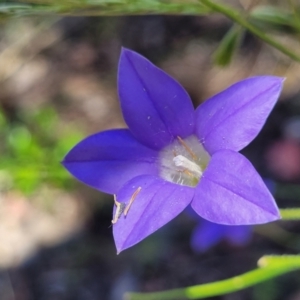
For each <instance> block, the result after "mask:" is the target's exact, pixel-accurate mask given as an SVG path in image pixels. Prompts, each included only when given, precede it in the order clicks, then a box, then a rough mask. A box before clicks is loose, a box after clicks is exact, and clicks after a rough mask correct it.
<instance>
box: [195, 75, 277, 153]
mask: <svg viewBox="0 0 300 300" xmlns="http://www.w3.org/2000/svg"><path fill="white" fill-rule="evenodd" d="M282 83H283V78H280V77H274V76H261V77H253V78H249V79H245V80H242V81H240V82H238V83H236V84H234V85H232V86H231V87H229V88H228V89H226V90H225V91H223V92H221V93H219V94H217V95H215V96H213V97H212V98H210V99H208V100H207V101H205V102H204V103H203V104H202V105H200V106H199V107H198V108H197V110H196V118H197V121H196V133H197V135H198V137H199V139H200V140H201V141H202V143H203V145H204V147H205V149H206V150H207V151H208V152H209V153H210V154H213V153H215V152H216V151H218V150H220V149H230V150H235V151H239V150H241V149H243V148H244V147H245V146H247V145H248V144H249V143H250V142H251V141H252V140H253V139H254V138H255V137H256V136H257V134H258V133H259V131H260V130H261V128H262V126H263V125H264V123H265V121H266V119H267V117H268V115H269V113H270V111H271V110H272V108H273V106H274V105H275V103H276V101H277V99H278V96H279V93H280V91H281V89H282Z"/></svg>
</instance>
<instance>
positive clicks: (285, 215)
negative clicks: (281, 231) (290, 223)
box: [280, 208, 300, 220]
mask: <svg viewBox="0 0 300 300" xmlns="http://www.w3.org/2000/svg"><path fill="white" fill-rule="evenodd" d="M280 214H281V217H282V219H283V220H300V208H284V209H281V210H280Z"/></svg>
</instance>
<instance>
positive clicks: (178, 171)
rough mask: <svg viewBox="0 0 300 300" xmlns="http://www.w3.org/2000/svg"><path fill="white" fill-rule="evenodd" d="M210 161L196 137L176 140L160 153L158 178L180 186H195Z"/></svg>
mask: <svg viewBox="0 0 300 300" xmlns="http://www.w3.org/2000/svg"><path fill="white" fill-rule="evenodd" d="M209 160H210V156H209V154H208V153H207V152H206V151H205V149H204V148H203V146H202V144H201V143H200V142H199V140H198V139H197V137H196V136H194V135H191V136H189V137H188V138H186V139H184V140H183V139H181V138H180V137H178V138H177V140H175V141H174V142H173V143H172V144H170V145H168V146H167V147H165V148H164V149H162V150H161V152H160V165H161V167H160V176H161V177H162V178H163V179H165V180H167V181H170V182H173V183H177V184H180V185H187V186H196V185H197V184H198V182H199V181H200V179H201V176H202V174H203V171H204V170H205V168H206V167H207V165H208V162H209Z"/></svg>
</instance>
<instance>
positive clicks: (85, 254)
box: [0, 1, 300, 300]
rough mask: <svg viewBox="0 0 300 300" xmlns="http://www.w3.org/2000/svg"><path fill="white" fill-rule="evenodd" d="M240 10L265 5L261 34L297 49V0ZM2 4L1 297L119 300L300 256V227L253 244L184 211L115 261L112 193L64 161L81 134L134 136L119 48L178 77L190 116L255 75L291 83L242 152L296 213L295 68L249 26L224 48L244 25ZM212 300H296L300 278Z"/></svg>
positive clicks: (299, 142)
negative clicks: (126, 113)
mask: <svg viewBox="0 0 300 300" xmlns="http://www.w3.org/2000/svg"><path fill="white" fill-rule="evenodd" d="M31 2H33V1H31ZM36 2H38V1H36ZM231 2H233V3H232V4H233V5H235V7H236V8H239V9H240V8H242V9H245V10H252V9H255V8H256V6H257V7H258V8H259V9H260V8H261V5H269V6H268V7H267V10H266V8H265V7H263V9H265V11H263V10H262V11H263V12H265V15H263V16H264V17H263V18H261V17H259V16H261V15H262V13H261V11H260V14H259V13H258V14H257V15H258V17H257V18H256V20H255V22H256V24H257V26H260V28H262V30H264V31H268V32H269V33H270V34H271V35H272V36H274V37H276V38H277V39H278V40H279V41H281V42H282V43H283V44H284V45H285V46H286V47H287V48H289V49H292V50H297V49H298V50H299V44H298V41H299V31H300V30H299V27H297V26H298V25H299V23H298V21H297V15H296V17H295V20H296V21H297V22H296V21H295V22H296V23H294V25H295V24H296V25H295V26H294V25H293V26H292V25H291V24H290V23H288V22H291V20H292V19H291V17H290V16H292V15H293V13H295V14H296V12H295V9H299V8H300V7H297V5H299V3H298V2H297V1H294V2H295V4H291V3H292V1H287V3H285V2H284V3H282V2H281V1H231ZM250 2H252V4H253V3H254V2H255V5H251V6H249V3H250ZM5 5H7V2H6V1H5ZM270 5H272V6H270ZM3 7H8V6H4V4H3V5H0V157H1V158H0V299H1V300H50V299H51V300H68V299H70V300H71V299H72V300H73V299H74V300H99V299H108V300H119V299H122V295H123V293H124V292H125V291H145V292H150V291H159V290H164V289H171V288H178V287H184V286H188V285H194V284H200V283H206V282H212V281H216V280H221V279H225V278H229V277H231V276H235V275H237V274H241V273H243V272H246V271H248V270H250V269H253V268H255V267H256V262H257V260H258V259H259V258H260V257H261V256H262V255H264V254H296V253H299V250H300V224H299V222H287V221H279V222H276V223H272V224H268V225H263V226H255V227H252V228H247V229H246V231H245V232H246V233H245V234H246V235H247V238H240V237H238V235H239V234H240V233H236V232H235V233H225V231H224V229H221V228H210V227H209V225H207V224H206V223H205V224H204V223H203V224H202V223H201V222H202V221H201V220H198V219H197V218H195V217H194V216H192V215H191V214H190V213H183V214H181V215H180V216H179V217H177V218H176V219H175V220H173V221H172V222H171V223H169V224H168V225H167V226H165V227H163V228H162V229H160V230H159V231H158V232H156V233H155V234H153V235H151V236H150V237H149V238H147V239H146V240H144V241H143V242H141V243H139V244H138V245H136V246H134V247H133V248H130V249H128V250H126V251H124V252H122V253H121V254H120V255H116V249H115V246H114V241H113V237H112V228H111V219H112V207H113V198H112V196H110V195H106V194H102V193H100V192H98V191H95V190H93V189H91V188H89V187H87V186H85V185H83V184H81V183H80V182H78V181H76V180H75V179H74V178H72V177H71V175H69V174H68V173H67V172H66V171H65V170H64V168H63V167H62V166H61V165H60V161H61V160H62V159H63V157H64V155H65V154H66V153H67V152H68V151H69V150H70V149H71V148H72V147H73V146H74V145H75V144H76V143H77V142H78V141H80V140H81V139H82V138H83V137H85V136H87V135H90V134H92V133H95V132H98V131H102V130H106V129H110V128H120V127H126V125H125V123H124V121H123V119H122V115H121V112H120V108H119V103H118V97H117V87H116V72H117V65H118V59H119V54H120V49H121V47H122V46H124V47H127V48H130V49H132V50H135V51H137V52H139V53H141V54H142V55H144V56H146V57H147V58H148V59H150V60H151V61H152V62H153V63H155V64H156V65H158V66H159V67H161V68H162V69H164V70H165V71H166V72H168V73H169V74H170V75H171V76H173V77H174V78H176V79H177V80H178V81H179V82H180V83H181V84H182V85H183V86H184V87H185V88H186V90H187V91H188V92H189V94H190V95H191V98H192V100H193V103H194V105H195V107H196V106H198V105H199V104H200V103H201V102H203V101H204V100H205V99H207V98H208V97H210V96H212V95H213V94H215V93H217V92H219V91H221V90H222V89H224V88H226V87H227V86H228V85H230V84H232V83H234V82H236V81H238V80H241V79H243V78H246V77H249V76H253V75H263V74H270V75H271V74H272V75H277V76H284V77H286V81H285V86H284V90H283V92H282V95H281V98H280V100H279V102H278V104H277V105H276V107H275V109H274V110H273V112H272V113H271V115H270V117H269V119H268V121H267V123H266V125H265V126H264V128H263V130H262V131H261V133H260V134H259V136H258V137H257V138H256V139H255V140H254V141H253V142H252V143H251V144H250V145H249V146H248V147H247V148H245V149H244V150H243V151H242V153H243V154H244V155H245V156H247V157H248V158H249V160H250V161H251V162H252V163H253V164H254V166H255V167H256V169H257V170H258V171H259V173H260V174H261V175H262V176H263V178H264V179H265V180H266V183H267V184H268V186H269V188H270V190H271V191H272V193H273V194H274V196H275V198H276V200H277V203H278V205H279V207H280V208H285V207H299V205H300V184H299V183H300V84H299V83H300V64H299V63H297V62H295V61H292V60H291V59H290V58H288V57H286V56H285V55H283V54H282V53H281V52H279V51H277V50H275V49H274V48H272V47H270V46H268V45H266V44H265V43H264V42H262V41H261V40H259V39H258V38H257V37H255V36H253V35H252V34H250V33H249V32H247V31H244V30H240V31H239V32H240V34H239V35H238V39H233V40H231V42H232V43H231V44H230V43H229V46H228V43H227V44H226V41H225V42H224V37H226V35H227V36H228V32H229V31H230V30H233V31H234V30H236V28H235V27H232V25H233V24H232V22H231V21H230V20H229V19H227V18H225V17H224V16H222V15H220V14H208V15H204V16H180V15H177V16H176V15H143V16H114V17H106V16H102V17H87V16H79V17H74V16H73V17H71V16H68V17H67V16H64V17H63V16H57V15H52V16H51V15H48V14H46V15H42V16H41V15H38V14H37V15H30V16H26V15H24V14H22V16H20V15H9V14H7V11H4V9H3ZM1 8H2V9H1ZM272 9H275V12H276V9H277V10H278V11H286V12H288V13H286V14H285V16H286V17H287V18H286V19H284V20H282V19H280V18H279V19H278V18H277V19H275V21H274V18H273V21H272V18H271V21H270V18H269V19H266V17H265V16H266V15H268V12H272ZM266 12H267V13H266ZM269 15H270V14H269ZM271 16H273V17H274V14H273V15H271ZM266 20H269V21H268V22H264V21H266ZM279 20H281V21H279ZM298 20H299V19H298ZM299 22H300V21H299ZM297 24H298V25H297ZM238 30H239V29H238ZM227 40H228V38H227ZM232 45H233V46H232ZM199 222H200V223H199ZM199 224H200V225H199ZM199 226H200V227H199ZM203 226H204V227H203ZM205 226H206V227H205ZM197 227H199V228H200V229H199V228H198V235H197V234H195V228H197ZM205 228H206V229H207V230H206V229H205ZM199 230H200V234H199ZM205 230H206V231H205ZM227 231H228V230H227ZM227 231H226V232H227ZM203 232H204V233H203ZM239 232H240V231H239ZM251 232H252V233H251ZM211 236H216V237H217V238H216V239H215V240H213V238H211ZM243 236H244V235H243ZM235 237H236V238H235ZM195 239H196V240H195ZM211 299H224V300H239V299H246V300H247V299H254V300H259V299H263V300H275V299H278V300H280V299H288V300H299V299H300V276H299V272H294V273H290V274H288V275H284V276H282V277H280V278H277V279H274V280H271V281H267V282H265V283H261V284H259V285H257V286H255V287H253V288H249V289H246V290H243V291H240V292H236V293H233V294H229V295H225V296H220V297H214V298H211ZM158 300H159V299H158Z"/></svg>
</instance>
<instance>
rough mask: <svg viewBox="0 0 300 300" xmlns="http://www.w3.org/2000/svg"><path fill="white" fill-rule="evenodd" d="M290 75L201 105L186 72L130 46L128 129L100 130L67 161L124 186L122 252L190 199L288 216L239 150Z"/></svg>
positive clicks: (235, 211) (101, 180) (241, 217)
mask: <svg viewBox="0 0 300 300" xmlns="http://www.w3.org/2000/svg"><path fill="white" fill-rule="evenodd" d="M282 82H283V79H282V78H278V77H273V76H262V77H253V78H249V79H246V80H243V81H240V82H238V83H236V84H234V85H232V86H231V87H229V88H228V89H226V90H225V91H223V92H221V93H219V94H217V95H215V96H214V97H212V98H210V99H209V100H207V101H206V102H205V103H204V104H202V105H201V106H199V107H198V108H197V109H196V111H195V110H194V108H193V105H192V102H191V100H190V98H189V96H188V94H187V93H186V91H185V90H184V89H183V88H182V87H181V85H180V84H179V83H178V82H176V81H175V80H174V79H173V78H171V77H170V76H168V75H167V74H166V73H165V72H163V71H162V70H160V69H159V68H157V67H156V66H154V65H153V64H152V63H151V62H149V61H148V60H147V59H145V58H144V57H142V56H140V55H139V54H137V53H135V52H133V51H130V50H127V49H123V50H122V53H121V57H120V62H119V73H118V90H119V98H120V102H121V108H122V112H123V117H124V119H125V121H126V123H127V125H128V127H129V129H115V130H108V131H104V132H100V133H96V134H94V135H92V136H90V137H88V138H86V139H84V140H83V141H81V142H80V143H79V144H77V145H76V146H75V147H74V148H73V149H72V150H71V151H70V152H69V153H68V154H67V155H66V157H65V159H64V161H63V165H64V166H65V167H66V168H67V169H68V171H69V172H70V173H71V174H73V175H74V176H75V177H76V178H78V179H79V180H81V181H83V182H84V183H86V184H88V185H90V186H92V187H94V188H96V189H98V190H101V191H103V192H107V193H110V194H114V195H116V196H115V207H114V212H113V221H112V223H113V234H114V239H115V243H116V247H117V252H118V253H119V252H120V251H122V250H124V249H126V248H129V247H131V246H133V245H134V244H136V243H138V242H140V241H141V240H143V239H144V238H145V237H147V236H148V235H150V234H151V233H153V232H154V231H156V230H157V229H159V228H160V227H162V226H163V225H165V224H166V223H168V222H169V221H171V220H172V219H173V218H175V217H176V216H177V215H178V214H180V212H182V211H183V210H184V209H185V208H186V207H187V206H188V205H189V204H191V206H192V208H193V209H194V210H195V211H196V212H197V213H198V214H199V215H200V216H201V217H203V218H205V219H207V220H209V221H210V222H215V223H219V224H228V225H241V224H244V225H246V224H258V223H266V222H270V221H273V220H276V219H278V218H280V215H279V211H278V208H277V206H276V203H275V201H274V199H273V197H272V195H271V193H270V192H269V191H268V189H267V188H266V186H265V184H264V182H263V181H262V179H261V177H260V176H259V175H258V173H257V172H256V171H255V169H254V167H253V166H252V165H251V163H250V162H249V161H248V160H247V159H246V158H245V157H244V156H243V155H241V154H239V153H238V151H239V150H241V149H243V148H244V147H245V146H247V145H248V144H249V143H250V142H251V141H252V140H253V139H254V138H255V137H256V135H257V134H258V132H259V131H260V130H261V128H262V126H263V125H264V123H265V121H266V118H267V117H268V115H269V113H270V111H271V110H272V108H273V106H274V105H275V103H276V101H277V98H278V96H279V93H280V91H281V88H282Z"/></svg>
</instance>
